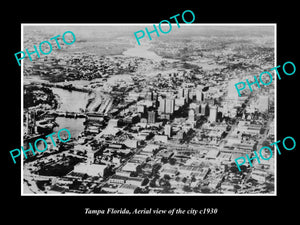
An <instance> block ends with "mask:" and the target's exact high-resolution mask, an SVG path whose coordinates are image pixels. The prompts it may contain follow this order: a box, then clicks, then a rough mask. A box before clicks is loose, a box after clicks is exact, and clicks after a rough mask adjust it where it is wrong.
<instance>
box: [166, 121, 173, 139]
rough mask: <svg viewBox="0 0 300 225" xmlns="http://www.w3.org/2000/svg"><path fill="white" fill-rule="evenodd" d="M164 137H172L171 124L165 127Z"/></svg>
mask: <svg viewBox="0 0 300 225" xmlns="http://www.w3.org/2000/svg"><path fill="white" fill-rule="evenodd" d="M165 135H167V136H168V137H169V138H170V137H171V136H172V126H171V124H166V125H165Z"/></svg>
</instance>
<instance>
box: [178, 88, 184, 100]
mask: <svg viewBox="0 0 300 225" xmlns="http://www.w3.org/2000/svg"><path fill="white" fill-rule="evenodd" d="M177 97H178V98H183V97H184V89H183V88H180V89H179V90H178V94H177Z"/></svg>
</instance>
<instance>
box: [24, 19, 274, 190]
mask: <svg viewBox="0 0 300 225" xmlns="http://www.w3.org/2000/svg"><path fill="white" fill-rule="evenodd" d="M170 25H171V26H168V25H167V24H164V26H163V25H162V26H161V27H162V30H163V31H166V30H168V29H170V27H171V32H169V33H168V34H161V35H160V36H158V35H157V33H156V32H152V33H150V32H148V35H149V36H151V38H152V40H150V39H149V38H148V37H147V36H146V37H144V38H142V39H140V40H139V42H140V43H138V42H137V39H136V38H134V36H133V34H134V33H135V32H136V31H140V33H142V32H144V33H147V31H144V30H145V27H148V31H150V29H151V26H153V25H152V24H142V25H140V24H74V25H68V24H63V25H56V24H45V25H43V24H22V29H23V36H22V38H23V43H24V45H23V49H28V50H29V49H33V46H34V45H38V44H39V42H41V41H43V40H47V41H48V43H44V44H42V45H39V46H40V51H41V52H46V53H48V54H47V55H42V54H40V55H39V57H38V55H37V53H36V52H34V53H32V52H31V51H28V52H29V53H31V54H32V55H31V58H29V57H26V58H25V59H23V60H22V63H23V65H22V70H23V103H24V105H23V107H22V109H23V113H22V115H23V120H22V131H23V147H24V149H30V144H31V146H32V148H33V149H34V151H28V152H26V157H24V160H23V164H22V165H23V178H22V193H23V194H24V195H28V194H29V195H59V194H64V195H123V194H125V195H135V194H137V195H274V194H276V185H275V183H276V182H275V180H276V163H274V158H275V157H276V155H275V154H274V155H273V157H272V155H271V156H270V154H272V153H270V152H269V151H267V149H264V150H265V151H262V152H261V155H262V157H264V158H265V159H266V158H269V160H263V159H259V158H258V159H252V160H249V159H248V160H246V161H247V162H244V163H240V164H241V165H239V164H238V163H236V162H235V159H237V158H238V157H243V158H246V154H247V155H248V156H249V158H253V157H255V155H254V153H253V152H254V151H258V150H259V149H261V147H263V146H269V145H270V144H271V143H273V142H274V141H275V129H276V123H275V121H276V101H275V87H276V86H275V82H276V77H274V81H273V82H272V77H271V78H270V77H268V76H266V77H264V76H263V77H262V80H263V81H262V82H264V83H271V82H272V83H271V84H270V85H267V86H263V85H262V84H261V86H262V87H260V88H258V87H259V84H258V85H257V84H252V85H248V86H249V87H250V88H244V90H242V88H241V90H242V91H240V90H239V89H238V88H236V87H235V84H237V83H239V82H242V81H245V80H246V79H248V80H249V81H253V82H254V81H255V80H254V79H253V76H254V75H259V74H260V73H262V72H263V71H267V70H269V69H271V68H273V67H275V51H276V48H275V46H276V43H275V41H276V40H275V37H276V35H275V34H276V25H275V24H246V25H240V24H181V25H180V27H178V26H177V25H176V23H175V24H170ZM149 27H150V28H149ZM157 30H158V28H157ZM66 31H70V32H69V33H66V34H65V35H62V34H63V33H64V32H66ZM157 32H159V31H157ZM58 34H60V36H59V37H57V38H56V39H57V40H56V41H57V44H56V43H55V41H54V40H53V39H51V38H52V37H55V36H56V35H58ZM63 37H64V39H63ZM50 40H51V41H50ZM49 43H50V44H49ZM65 43H67V44H65ZM70 43H72V44H70ZM28 52H27V54H28ZM28 55H29V54H28ZM270 79H271V80H270ZM266 80H268V81H266ZM239 95H240V96H239ZM64 128H66V129H68V131H69V132H70V137H69V139H70V140H69V141H68V142H65V141H63V142H62V141H60V140H59V137H58V134H60V136H62V139H64V138H65V139H67V138H68V137H66V136H68V135H67V133H66V132H61V133H60V132H59V131H60V129H64ZM53 133H54V134H53ZM49 134H53V135H52V136H49ZM33 146H34V147H33ZM243 158H242V159H243Z"/></svg>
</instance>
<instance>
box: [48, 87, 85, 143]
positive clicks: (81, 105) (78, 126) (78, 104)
mask: <svg viewBox="0 0 300 225" xmlns="http://www.w3.org/2000/svg"><path fill="white" fill-rule="evenodd" d="M51 89H52V91H53V93H54V94H56V95H58V96H59V103H60V104H59V106H58V109H57V110H59V111H64V112H66V111H67V112H80V109H85V107H86V104H87V100H88V93H85V92H79V91H68V90H65V89H61V88H51ZM84 121H85V118H76V119H75V118H65V117H57V118H56V123H57V124H58V127H55V128H54V130H53V131H54V132H57V131H58V130H60V129H62V128H67V129H68V130H69V131H70V132H71V137H75V138H77V137H78V135H79V134H80V133H81V132H82V131H83V130H84V124H83V123H84Z"/></svg>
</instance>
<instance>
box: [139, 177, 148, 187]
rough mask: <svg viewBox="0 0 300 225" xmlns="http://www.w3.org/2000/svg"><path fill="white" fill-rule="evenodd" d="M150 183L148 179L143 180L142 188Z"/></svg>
mask: <svg viewBox="0 0 300 225" xmlns="http://www.w3.org/2000/svg"><path fill="white" fill-rule="evenodd" d="M148 183H149V179H148V178H145V179H144V180H143V182H142V184H141V185H142V186H145V185H147V184H148Z"/></svg>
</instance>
